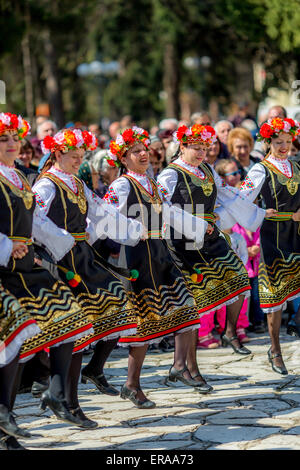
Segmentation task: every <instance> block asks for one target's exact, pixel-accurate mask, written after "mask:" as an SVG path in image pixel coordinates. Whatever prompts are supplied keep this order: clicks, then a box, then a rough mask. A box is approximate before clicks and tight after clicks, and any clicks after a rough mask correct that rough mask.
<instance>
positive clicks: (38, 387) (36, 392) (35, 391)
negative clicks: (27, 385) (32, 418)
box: [31, 380, 49, 398]
mask: <svg viewBox="0 0 300 470" xmlns="http://www.w3.org/2000/svg"><path fill="white" fill-rule="evenodd" d="M48 388H49V382H48V380H40V381H39V382H36V381H34V382H33V384H32V387H31V395H32V396H33V397H34V398H40V397H41V396H42V393H44V392H45V391H46V390H48Z"/></svg>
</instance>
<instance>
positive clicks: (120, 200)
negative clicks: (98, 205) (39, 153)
mask: <svg viewBox="0 0 300 470" xmlns="http://www.w3.org/2000/svg"><path fill="white" fill-rule="evenodd" d="M148 145H149V139H148V133H147V132H146V131H144V129H141V128H137V127H133V128H132V129H126V130H125V131H124V132H123V133H122V134H119V135H118V136H117V139H116V141H112V142H111V144H110V159H109V160H108V161H109V162H110V163H111V164H117V165H119V164H121V165H122V167H123V170H125V172H124V174H123V175H122V176H121V177H120V178H117V179H116V180H115V181H114V182H113V183H112V184H111V185H110V187H109V190H108V192H107V194H106V196H105V200H107V201H108V202H110V203H111V204H113V205H115V206H116V207H118V210H119V211H120V212H123V213H124V214H126V215H127V216H128V217H131V218H137V217H138V216H139V218H141V220H142V223H143V225H144V226H146V227H148V237H149V238H148V239H147V240H146V241H145V242H144V243H141V242H140V243H138V245H136V246H135V247H130V246H126V247H125V252H126V262H127V266H128V267H129V268H130V269H133V270H136V271H138V272H139V277H138V278H137V280H136V281H135V282H133V283H131V286H130V287H129V290H128V295H129V297H130V299H131V300H132V303H133V305H134V306H135V307H136V309H137V311H138V317H137V321H138V329H137V333H136V335H132V336H127V337H124V338H121V339H120V344H121V345H129V346H130V350H129V361H128V378H127V382H126V384H125V385H123V387H122V390H121V397H122V398H124V399H125V398H129V399H130V400H131V401H132V402H133V403H134V404H135V405H136V406H137V407H139V408H152V407H154V406H155V403H154V402H152V401H151V400H147V398H146V396H145V395H144V393H143V391H142V390H141V386H140V373H141V368H142V365H143V361H144V358H145V354H146V351H147V347H148V344H149V343H153V342H158V341H160V340H161V339H162V338H163V337H164V336H166V335H169V334H171V333H174V335H175V353H174V364H173V366H172V367H171V369H170V372H169V379H170V380H171V381H173V382H175V381H177V380H180V381H182V382H183V383H185V384H187V385H189V386H193V387H197V390H199V391H200V392H203V393H207V392H208V391H210V390H211V389H212V387H210V386H209V385H207V384H200V383H199V382H196V381H195V380H193V379H192V377H191V375H190V372H189V370H188V368H187V367H186V356H187V351H188V347H189V343H190V340H191V337H192V330H193V329H195V328H198V325H199V321H200V319H199V314H198V312H197V309H196V304H195V300H194V298H193V296H192V294H191V293H190V291H189V290H188V289H187V287H186V284H185V282H184V278H183V275H182V273H181V271H180V270H179V268H178V267H177V266H176V264H175V263H174V262H173V260H172V258H171V255H170V253H169V250H168V247H167V244H166V241H165V240H163V239H162V238H163V235H164V233H163V232H164V223H165V222H167V223H170V224H172V225H173V226H176V227H177V230H178V231H179V232H182V231H183V233H185V235H186V236H187V237H189V239H190V240H195V241H196V242H197V243H199V242H201V240H202V239H203V236H204V232H205V231H206V229H207V225H208V224H207V223H206V222H205V221H204V220H201V219H197V218H195V217H193V216H191V215H190V214H185V213H184V211H182V210H180V208H175V207H172V206H171V205H169V204H167V203H166V204H163V196H162V194H161V193H160V192H159V190H158V187H157V185H156V183H155V181H154V180H151V179H149V178H148V176H147V175H146V170H147V168H148V165H149V154H148V150H147V149H148ZM182 221H183V223H181V222H182ZM193 224H194V231H193V230H192V225H193Z"/></svg>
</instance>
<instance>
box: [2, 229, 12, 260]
mask: <svg viewBox="0 0 300 470" xmlns="http://www.w3.org/2000/svg"><path fill="white" fill-rule="evenodd" d="M12 249H13V242H12V241H11V240H10V239H9V238H8V237H7V236H6V235H5V234H4V233H0V266H7V265H8V262H9V259H10V257H11V254H12Z"/></svg>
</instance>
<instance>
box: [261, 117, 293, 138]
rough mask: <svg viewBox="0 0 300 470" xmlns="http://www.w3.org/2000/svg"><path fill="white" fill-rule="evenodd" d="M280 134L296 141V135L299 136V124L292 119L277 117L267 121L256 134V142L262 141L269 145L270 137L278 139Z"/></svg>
mask: <svg viewBox="0 0 300 470" xmlns="http://www.w3.org/2000/svg"><path fill="white" fill-rule="evenodd" d="M280 132H286V133H287V134H291V135H292V136H293V140H295V139H296V137H297V135H299V134H300V124H299V122H297V121H294V119H289V118H284V119H281V118H279V117H277V118H274V119H269V120H268V121H267V122H265V123H264V124H263V125H262V126H261V128H260V129H259V132H258V134H257V140H258V141H261V140H264V141H265V142H268V143H269V144H270V143H271V138H272V137H278V136H279V134H280Z"/></svg>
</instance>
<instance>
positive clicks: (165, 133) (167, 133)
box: [156, 129, 173, 140]
mask: <svg viewBox="0 0 300 470" xmlns="http://www.w3.org/2000/svg"><path fill="white" fill-rule="evenodd" d="M156 135H157V137H158V138H159V139H160V140H161V139H167V138H168V137H172V136H173V131H171V130H170V129H160V130H159V131H157V133H156Z"/></svg>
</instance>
